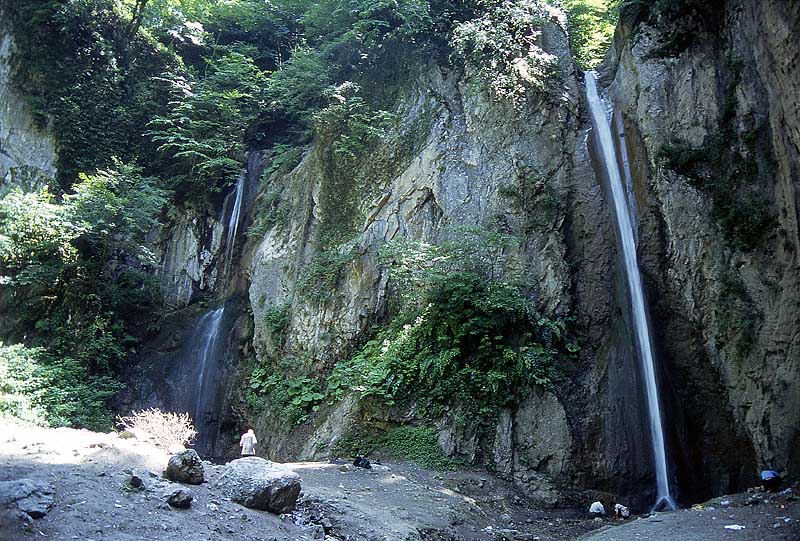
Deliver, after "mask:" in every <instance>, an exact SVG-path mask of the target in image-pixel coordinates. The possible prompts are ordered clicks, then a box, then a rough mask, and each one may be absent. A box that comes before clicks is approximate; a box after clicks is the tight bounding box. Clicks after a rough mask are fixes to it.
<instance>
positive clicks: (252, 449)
mask: <svg viewBox="0 0 800 541" xmlns="http://www.w3.org/2000/svg"><path fill="white" fill-rule="evenodd" d="M257 443H258V440H257V439H256V435H255V432H253V429H252V428H251V429H249V430H248V431H247V432H245V433H244V434H242V438H241V439H240V440H239V447H241V448H242V456H253V455H255V454H256V444H257Z"/></svg>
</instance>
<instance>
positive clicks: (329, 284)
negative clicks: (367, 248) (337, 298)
mask: <svg viewBox="0 0 800 541" xmlns="http://www.w3.org/2000/svg"><path fill="white" fill-rule="evenodd" d="M355 257H356V254H355V253H354V252H353V251H352V250H343V251H338V250H336V249H330V250H323V251H321V252H318V253H317V254H316V255H315V256H314V259H312V260H311V263H309V265H308V266H306V268H305V270H304V272H303V274H301V275H300V278H299V279H298V280H297V292H298V294H300V295H301V296H303V297H304V298H305V299H308V300H311V299H316V300H317V301H318V302H319V301H321V300H324V299H327V298H328V297H329V296H330V293H331V291H333V290H335V289H336V286H337V285H338V283H339V279H340V278H341V275H342V271H343V269H344V267H345V265H347V264H349V263H351V262H352V261H353V259H355Z"/></svg>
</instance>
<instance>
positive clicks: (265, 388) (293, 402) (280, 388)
mask: <svg viewBox="0 0 800 541" xmlns="http://www.w3.org/2000/svg"><path fill="white" fill-rule="evenodd" d="M249 383H250V389H249V392H248V396H247V398H246V400H247V402H248V404H249V405H250V406H251V407H252V406H256V407H257V408H266V407H267V406H269V407H270V408H271V410H272V411H274V412H276V413H278V415H280V416H281V417H282V418H283V419H285V420H286V421H287V422H289V423H292V424H296V425H299V424H302V423H303V422H305V420H306V419H307V418H308V416H309V414H311V413H312V412H314V411H316V410H317V408H318V407H319V406H318V404H319V403H320V402H321V401H322V400H323V399H324V398H325V395H324V394H322V393H321V392H320V390H321V389H320V385H319V383H318V382H317V381H315V380H313V379H311V378H310V377H308V376H297V377H287V376H286V374H284V373H281V372H276V371H274V368H273V367H271V366H269V365H258V366H256V367H255V368H253V371H252V372H251V373H250V379H249Z"/></svg>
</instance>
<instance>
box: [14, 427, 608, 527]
mask: <svg viewBox="0 0 800 541" xmlns="http://www.w3.org/2000/svg"><path fill="white" fill-rule="evenodd" d="M0 434H2V436H0V481H5V480H13V479H20V478H30V479H34V480H37V481H46V482H49V483H50V484H51V485H52V486H53V488H54V489H55V495H54V499H55V504H54V506H53V508H52V509H51V510H50V511H49V513H48V514H47V515H46V516H45V517H43V518H40V519H38V520H34V521H32V522H31V523H30V524H29V525H28V526H26V527H22V525H21V524H20V523H18V522H12V523H8V522H7V523H5V524H2V529H0V540H3V541H6V540H14V541H17V540H26V539H59V540H73V539H75V540H81V541H129V540H130V541H132V540H148V541H149V540H154V539H163V540H182V541H201V540H202V541H206V540H243V541H248V540H267V541H272V540H277V541H284V540H286V541H288V540H298V541H302V540H305V539H326V540H327V541H346V540H352V541H355V540H358V541H372V540H376V541H378V540H380V541H406V540H409V541H411V540H453V541H461V540H465V541H466V540H476V541H477V540H486V541H488V540H494V539H507V540H510V541H514V540H519V541H526V540H527V541H531V540H542V541H544V540H563V539H575V538H577V537H578V536H579V535H580V534H582V533H585V532H587V531H590V530H592V529H594V528H598V527H599V526H601V524H597V523H595V522H592V521H589V520H586V519H585V518H583V517H581V516H580V513H579V512H578V511H570V510H555V511H543V510H536V509H533V508H531V507H530V506H529V505H528V503H527V501H526V500H525V499H524V498H523V497H522V495H520V494H519V493H518V492H517V491H516V490H515V489H514V487H513V486H511V485H510V484H508V483H506V482H503V481H501V480H498V479H496V478H494V477H492V476H491V475H489V474H487V473H486V472H482V471H459V472H439V471H432V470H427V469H424V468H420V467H417V466H415V465H413V464H406V463H391V464H387V465H376V467H375V468H373V469H372V470H364V469H360V468H354V467H352V466H351V465H349V464H328V463H294V464H289V466H290V467H291V468H292V469H294V470H295V471H297V472H298V473H299V474H300V476H301V477H302V486H303V493H302V494H301V499H300V502H299V505H298V510H297V511H296V512H295V513H292V514H291V515H288V516H283V517H278V516H275V515H272V514H270V513H266V512H261V511H255V510H251V509H247V508H245V507H242V506H240V505H238V504H236V503H233V502H231V501H228V500H226V499H225V498H224V497H222V495H221V494H220V493H219V492H218V491H217V490H216V489H215V488H214V479H215V477H216V476H217V475H219V474H220V471H221V468H222V466H215V465H212V464H209V463H206V479H207V480H208V481H209V482H206V483H203V484H202V485H199V486H187V487H186V488H188V489H189V490H190V491H191V492H192V495H193V497H194V501H193V502H192V505H191V508H189V509H185V510H178V509H174V508H172V507H170V506H169V505H167V504H166V503H164V501H163V499H162V498H161V496H160V492H159V491H158V490H131V489H130V488H129V487H128V481H129V479H130V472H131V471H133V470H134V469H135V470H139V471H145V472H147V471H150V472H153V474H154V475H157V474H160V473H161V472H162V471H163V468H164V466H165V465H166V463H167V460H168V455H167V454H166V453H164V452H163V451H160V450H158V449H157V448H156V447H154V446H153V445H151V444H150V443H148V442H146V441H139V440H136V439H127V440H126V439H120V438H118V437H117V436H116V435H113V434H110V435H109V434H98V433H94V432H89V431H86V430H73V429H67V428H60V429H42V428H33V427H25V426H20V425H18V424H15V423H13V422H7V421H0ZM143 477H144V479H145V486H147V485H148V475H143Z"/></svg>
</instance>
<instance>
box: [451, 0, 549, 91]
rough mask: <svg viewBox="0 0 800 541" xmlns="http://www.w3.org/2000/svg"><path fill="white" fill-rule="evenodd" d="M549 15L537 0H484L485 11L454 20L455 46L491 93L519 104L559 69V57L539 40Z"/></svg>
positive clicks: (543, 89) (545, 85)
mask: <svg viewBox="0 0 800 541" xmlns="http://www.w3.org/2000/svg"><path fill="white" fill-rule="evenodd" d="M546 16H547V14H546V11H545V9H544V6H543V5H542V4H541V3H540V2H538V1H531V2H515V1H513V0H498V1H494V2H486V3H485V11H484V12H483V14H482V16H481V17H479V18H476V19H473V20H469V21H465V22H462V23H458V24H456V26H455V29H454V32H453V39H452V46H453V49H454V50H455V52H456V54H457V55H458V56H459V57H461V58H462V59H463V60H464V61H465V62H466V63H467V65H468V66H470V67H471V68H472V69H473V70H475V73H477V75H478V77H480V79H481V80H482V81H483V83H484V84H485V85H486V86H487V87H488V89H489V91H490V93H491V95H492V96H494V97H495V98H497V99H503V100H510V101H511V102H512V103H513V104H514V105H515V106H521V105H522V104H524V103H525V102H526V100H527V97H528V92H529V91H530V90H534V91H538V92H543V91H545V90H546V89H547V86H548V82H549V81H550V80H551V79H552V77H553V76H554V75H555V74H556V73H557V69H558V64H557V59H556V58H555V57H554V56H553V55H551V54H549V53H547V52H545V51H544V50H543V49H542V48H541V47H540V46H539V43H540V38H541V30H542V21H543V19H544V18H545V17H546Z"/></svg>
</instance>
